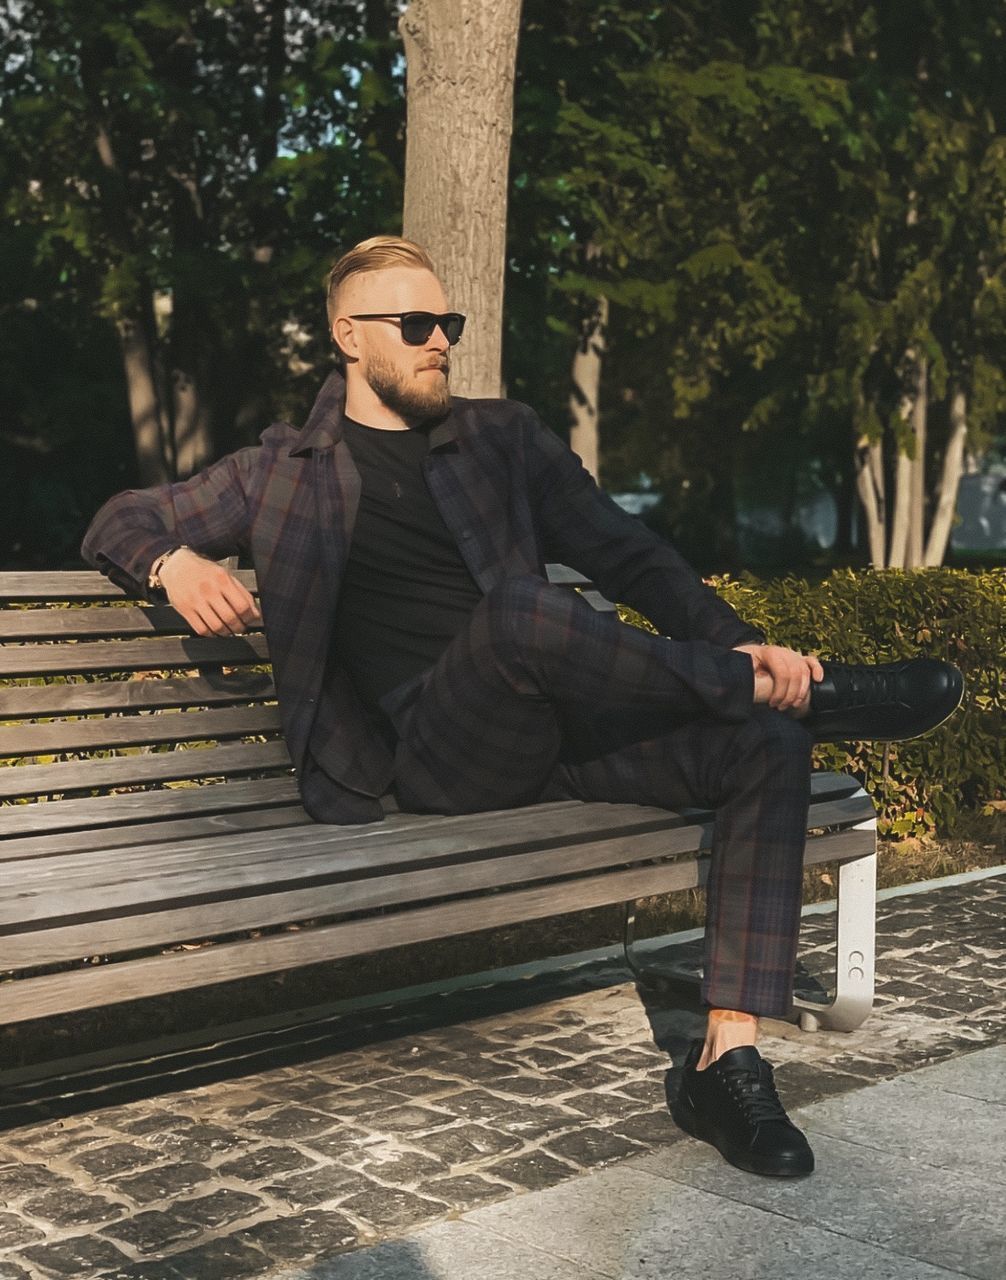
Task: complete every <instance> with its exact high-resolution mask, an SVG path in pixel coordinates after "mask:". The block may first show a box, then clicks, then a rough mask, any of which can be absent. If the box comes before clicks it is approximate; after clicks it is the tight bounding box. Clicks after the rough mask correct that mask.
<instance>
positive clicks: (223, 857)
mask: <svg viewBox="0 0 1006 1280" xmlns="http://www.w3.org/2000/svg"><path fill="white" fill-rule="evenodd" d="M487 816H491V817H492V818H493V819H495V820H496V822H497V824H498V826H497V829H496V830H490V829H488V828H487V825H486V823H485V821H479V819H480V818H483V819H484V818H485V817H487ZM705 816H706V815H703V818H704V817H705ZM686 825H689V824H686V822H685V820H684V819H683V818H681V817H680V816H679V815H677V814H673V813H670V812H669V811H665V810H660V809H655V810H645V809H644V810H642V812H641V813H640V814H639V815H638V817H636V815H633V814H632V813H631V808H630V806H627V805H605V804H584V803H583V802H581V801H579V800H564V801H557V802H555V803H552V804H546V805H534V806H532V807H530V808H527V809H513V810H511V809H507V810H498V811H496V812H494V813H493V814H491V815H485V814H470V813H464V814H456V815H454V816H451V817H443V816H439V815H435V814H418V813H396V814H391V815H389V817H388V818H387V819H386V820H385V821H384V822H375V823H366V824H363V825H360V826H341V827H340V826H327V825H322V824H319V823H314V824H312V825H311V826H310V827H309V828H307V829H306V830H304V829H302V830H299V831H298V832H297V836H296V839H295V840H294V841H293V842H290V841H287V840H285V839H284V838H283V836H282V834H281V833H277V832H275V831H263V832H240V833H238V834H235V835H233V836H228V835H220V836H216V837H212V838H210V839H208V840H192V841H186V842H184V843H179V842H172V843H169V844H164V845H154V844H151V843H149V842H148V843H145V844H139V845H134V846H132V847H127V848H124V849H120V850H119V851H118V852H117V853H116V855H115V858H114V859H111V860H110V859H108V858H105V857H103V856H102V852H101V851H100V850H98V851H95V852H93V853H72V854H68V855H66V856H64V857H55V858H47V859H44V860H43V861H41V862H40V861H38V860H37V859H29V860H26V861H23V860H18V859H5V860H4V861H3V864H2V866H3V873H2V876H0V913H2V919H3V921H4V923H6V924H16V923H18V922H19V921H23V920H27V919H32V918H38V919H46V918H48V917H50V916H52V915H58V914H59V913H60V912H63V913H67V912H70V911H78V912H79V911H81V910H85V909H89V908H85V907H84V906H83V905H82V904H83V903H84V901H85V899H84V898H82V897H81V896H80V894H85V895H86V894H87V893H88V891H89V889H90V888H93V889H94V890H95V893H96V898H95V902H94V903H93V904H91V907H92V908H93V909H101V907H102V905H103V904H104V903H105V902H106V901H107V899H106V898H105V896H104V895H105V894H106V892H111V893H117V894H120V895H122V900H123V901H125V902H128V901H129V900H130V896H131V899H132V901H134V902H139V903H143V902H145V901H148V900H150V897H151V895H156V894H160V896H161V897H163V896H164V895H165V893H166V892H167V893H168V894H170V892H172V891H174V892H176V893H178V894H181V893H183V892H184V891H185V889H186V886H187V887H188V890H189V891H191V892H196V893H198V892H206V891H211V890H219V889H221V888H226V887H227V886H230V887H241V886H245V887H247V886H248V885H252V884H254V883H256V880H255V877H256V876H257V875H258V870H259V869H261V868H262V867H266V868H269V867H271V868H272V870H271V872H269V874H271V875H272V876H273V878H274V879H275V878H276V877H279V878H280V879H281V880H282V878H283V877H286V876H288V877H289V878H290V879H296V878H297V877H298V876H304V875H311V874H324V875H326V876H327V877H328V878H329V879H339V878H341V877H346V876H358V875H360V874H367V873H370V874H372V875H374V876H380V875H382V874H386V873H387V872H389V871H390V870H395V869H397V868H398V867H400V866H402V865H404V864H406V863H410V862H423V861H426V862H437V861H439V862H448V861H451V860H452V859H453V860H455V861H463V860H464V859H465V858H471V857H481V856H489V855H492V856H496V855H498V854H500V853H502V852H511V853H522V852H526V851H528V850H530V849H547V848H548V847H549V846H550V844H552V845H556V846H558V845H567V844H573V843H582V844H586V843H589V842H590V841H591V840H592V839H616V838H618V839H622V838H629V837H633V838H634V837H636V836H638V835H643V834H646V833H647V832H649V831H661V832H665V831H669V830H672V829H674V828H675V827H684V826H686ZM690 825H701V819H700V821H699V823H698V824H695V823H692V824H690ZM155 851H156V852H155ZM305 868H306V869H305ZM185 876H188V877H189V880H188V881H183V880H182V879H179V877H185ZM158 882H159V883H158ZM39 904H41V905H39Z"/></svg>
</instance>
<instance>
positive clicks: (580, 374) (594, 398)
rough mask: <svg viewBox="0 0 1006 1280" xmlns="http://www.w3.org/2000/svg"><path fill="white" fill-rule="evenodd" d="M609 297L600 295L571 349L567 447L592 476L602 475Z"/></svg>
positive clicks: (598, 477)
mask: <svg viewBox="0 0 1006 1280" xmlns="http://www.w3.org/2000/svg"><path fill="white" fill-rule="evenodd" d="M607 324H608V299H607V298H605V297H603V296H602V297H600V298H598V300H597V309H596V311H595V312H594V314H593V316H591V317H590V319H589V320H588V321H587V323H586V324H585V325H584V329H583V335H582V337H581V339H580V341H579V343H577V347H576V351H575V352H574V353H573V389H572V391H571V392H570V395H569V412H570V417H571V419H572V426H571V428H570V433H569V444H570V448H571V449H572V450H573V452H574V453H575V454H577V455H578V456H579V458H580V461H581V462H582V463H583V465H584V466H585V467H586V468H587V470H588V471H589V472H590V474H591V475H592V476H593V477H594V479H595V480H597V481H598V482H600V479H601V439H600V424H601V419H600V394H601V366H602V364H603V361H604V348H605V331H606V328H607Z"/></svg>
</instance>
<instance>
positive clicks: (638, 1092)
mask: <svg viewBox="0 0 1006 1280" xmlns="http://www.w3.org/2000/svg"><path fill="white" fill-rule="evenodd" d="M654 1069H655V1071H656V1072H657V1073H661V1074H662V1073H663V1072H665V1071H669V1070H670V1069H671V1060H670V1058H669V1057H667V1055H666V1054H665V1055H663V1057H662V1058H661V1059H660V1060H659V1061H657V1062H655V1063H654ZM617 1092H618V1093H622V1094H625V1095H626V1097H629V1098H633V1099H635V1100H636V1101H637V1102H653V1101H655V1100H656V1099H658V1098H659V1097H660V1096H661V1091H660V1090H659V1089H655V1088H654V1087H653V1082H652V1074H651V1075H650V1076H649V1077H648V1078H647V1079H645V1080H623V1081H622V1082H621V1083H620V1084H619V1086H618V1090H617Z"/></svg>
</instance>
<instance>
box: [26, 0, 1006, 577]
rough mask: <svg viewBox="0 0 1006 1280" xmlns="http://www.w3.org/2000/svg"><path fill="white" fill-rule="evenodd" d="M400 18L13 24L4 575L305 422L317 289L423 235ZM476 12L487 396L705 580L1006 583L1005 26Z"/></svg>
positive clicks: (756, 11)
mask: <svg viewBox="0 0 1006 1280" xmlns="http://www.w3.org/2000/svg"><path fill="white" fill-rule="evenodd" d="M440 7H441V8H442V7H443V6H442V5H441V6H440ZM403 8H404V6H403V5H401V4H398V3H391V2H389V0H348V2H344V3H335V2H334V0H316V2H315V3H313V4H312V5H310V6H306V5H303V6H302V5H298V4H284V3H279V2H277V0H228V2H225V0H218V2H216V3H209V2H207V3H201V4H198V3H181V2H180V0H151V2H150V3H138V4H136V3H134V4H126V3H121V2H119V0H87V2H86V3H85V2H83V0H33V2H32V3H26V2H25V0H0V45H2V57H0V175H2V192H3V212H4V216H3V219H2V222H0V568H4V569H17V568H66V567H73V566H74V565H77V564H78V563H79V558H78V547H79V543H80V538H81V535H82V533H83V530H84V528H85V527H86V525H87V523H88V522H89V520H90V518H91V516H92V515H93V513H94V511H95V510H96V509H97V507H98V506H99V505H100V503H101V502H102V501H103V500H104V499H105V498H107V497H108V496H109V495H110V494H112V493H114V492H116V491H118V490H120V489H123V488H126V487H129V486H132V485H137V484H150V483H156V482H159V481H161V480H165V479H172V478H176V477H182V476H185V475H187V474H190V473H191V472H192V471H193V470H194V469H196V468H197V467H198V466H200V465H202V464H203V463H205V462H206V461H208V460H209V459H211V458H214V457H218V456H220V455H222V454H224V453H227V452H229V451H231V450H233V449H235V448H238V447H240V446H242V445H245V444H249V443H254V442H255V440H256V439H257V436H258V433H259V432H260V431H261V430H262V429H263V428H264V427H265V426H266V425H268V423H269V422H271V421H273V420H276V419H278V418H283V419H287V420H289V421H291V422H294V423H295V424H298V425H299V424H300V423H302V422H303V420H304V418H305V416H306V413H307V412H308V410H309V408H310V405H311V403H312V401H313V399H314V397H315V395H316V393H317V391H318V389H319V387H320V385H321V383H322V381H323V380H324V377H325V376H326V374H327V373H328V371H329V369H330V367H331V358H330V346H329V341H328V335H327V332H326V324H325V312H324V296H323V287H322V277H323V275H324V272H325V271H326V270H327V268H328V267H329V265H330V264H331V262H332V260H333V259H334V258H335V257H336V256H338V255H339V253H341V252H342V251H343V250H345V249H346V248H348V247H349V246H351V245H352V244H353V243H355V242H356V241H358V240H360V239H362V238H364V237H365V236H368V235H371V234H374V233H376V232H382V231H384V232H393V233H397V232H400V231H401V230H402V225H403V203H404V205H405V207H406V208H407V207H408V197H407V191H406V187H407V183H408V181H410V180H411V179H410V178H409V175H408V173H407V164H406V143H407V134H408V129H407V122H408V119H409V114H408V113H409V111H410V110H411V109H412V107H411V106H410V104H409V101H408V100H409V96H410V94H411V93H412V92H413V88H414V85H413V82H412V80H410V79H409V77H408V75H407V70H408V68H407V63H408V58H407V57H406V52H407V50H406V45H405V43H403V35H402V31H401V28H400V21H401V20H402V12H403ZM436 8H437V5H436V4H435V3H432V0H431V3H428V4H427V5H425V6H424V5H423V4H412V5H410V6H408V11H407V14H408V12H411V14H412V16H413V18H414V19H415V21H416V22H417V23H420V24H421V23H422V22H423V21H424V19H426V18H428V17H429V14H428V13H427V12H425V11H426V10H431V9H436ZM489 8H490V7H487V21H489V20H494V19H495V13H496V11H497V10H498V12H499V17H500V20H501V21H502V20H504V19H505V18H507V15H508V13H509V18H510V19H511V20H516V22H518V23H519V27H518V32H519V34H518V39H517V46H516V63H515V70H514V73H513V85H512V91H513V110H512V134H511V136H510V137H509V153H507V150H506V145H501V146H500V149H499V154H498V155H492V154H490V155H488V156H482V157H481V162H482V163H486V162H488V163H489V164H490V165H492V164H493V163H496V164H498V165H500V166H502V167H503V168H504V169H505V170H506V171H507V172H508V180H507V183H506V192H505V194H506V197H507V199H508V208H507V211H506V219H505V246H504V256H505V271H504V296H503V308H502V316H503V322H502V323H503V327H502V363H501V369H500V390H501V392H503V393H505V394H507V395H509V396H512V397H514V398H517V399H520V400H524V401H527V402H528V403H530V404H532V405H533V406H534V407H535V408H536V409H537V410H538V412H539V413H540V414H541V416H542V417H543V418H544V420H545V421H546V422H547V423H549V425H551V426H552V427H553V428H554V429H555V430H556V431H558V432H560V433H561V434H563V435H571V439H572V442H573V444H574V447H576V448H577V450H578V452H580V453H581V456H583V457H584V459H585V461H586V462H587V463H588V465H589V466H590V467H591V469H592V470H594V471H595V473H596V474H598V475H599V477H600V480H601V483H602V484H603V485H604V487H605V488H607V489H608V490H609V491H610V492H612V493H613V494H615V495H617V497H618V499H619V501H621V502H622V503H623V504H624V505H626V506H627V507H628V508H629V509H630V510H632V511H633V512H635V513H637V514H639V515H640V517H641V518H642V519H644V520H646V521H647V522H648V523H650V524H651V525H652V526H653V527H654V528H656V529H657V530H658V531H660V532H661V533H663V534H665V535H666V536H668V537H670V538H671V539H672V540H673V541H674V542H675V543H676V545H677V546H678V547H679V548H680V549H681V550H682V552H683V553H684V554H685V555H686V556H687V557H689V558H690V559H691V560H692V562H693V563H695V564H696V566H697V567H698V568H700V569H701V570H703V571H707V572H709V571H717V572H723V571H729V572H735V571H737V570H739V569H740V568H742V567H743V568H749V569H752V570H754V571H755V572H757V573H759V574H761V575H762V576H766V577H773V576H778V575H780V574H784V573H787V572H791V571H795V572H799V573H801V574H804V575H807V576H810V577H823V576H824V575H825V574H827V573H828V572H829V571H830V570H832V569H833V568H835V567H838V566H853V567H857V566H864V565H868V564H873V565H878V566H881V565H886V566H893V567H909V568H910V567H913V566H915V565H921V564H934V565H935V564H940V563H949V564H954V565H962V566H967V567H982V566H988V565H998V564H1003V563H1004V562H1006V435H1004V421H1006V418H1004V411H1006V376H1004V370H1003V354H1004V349H1006V347H1004V339H1006V275H1004V264H1006V40H1004V38H1003V37H1004V32H1003V9H1002V6H1001V5H999V4H997V3H993V0H972V2H970V3H969V2H968V0H957V2H955V3H954V4H953V5H946V4H944V3H937V0H928V2H927V0H914V2H909V0H901V2H898V0H884V3H876V4H871V3H845V2H843V0H771V3H758V2H756V0H702V3H698V0H695V2H692V0H683V2H682V3H677V4H660V5H654V4H652V3H643V2H641V0H619V2H618V3H609V2H608V0H524V2H523V5H521V4H520V0H500V3H499V4H498V5H494V6H491V8H492V10H493V13H492V14H489ZM431 29H432V28H431ZM450 56H455V57H456V54H454V53H452V52H451V51H450V50H445V51H444V57H445V58H446V57H450ZM477 61H478V59H477V57H475V56H474V55H469V58H468V61H467V62H465V64H464V65H462V66H461V67H460V68H459V69H458V76H459V77H460V76H463V75H467V74H468V73H469V72H471V73H472V74H473V75H477V73H478V70H479V69H478V66H477V65H476V63H477ZM466 110H467V108H466V106H465V104H464V101H463V95H459V97H458V100H457V109H456V110H452V105H451V99H450V97H448V98H447V99H443V98H441V99H440V100H439V107H438V114H437V116H436V118H435V119H434V121H433V124H434V129H433V135H432V136H433V141H432V142H425V143H424V147H425V148H426V152H427V153H426V155H425V157H424V164H425V166H426V171H427V175H429V173H430V171H432V174H433V182H432V186H431V185H430V182H429V178H428V177H427V186H426V188H425V190H426V191H427V192H429V191H431V190H432V191H433V192H434V196H433V202H434V203H437V204H438V205H439V204H443V206H444V207H442V208H439V209H438V212H439V214H440V216H441V220H442V223H443V224H444V225H445V226H446V228H447V230H446V232H445V233H444V234H447V235H449V234H450V226H451V222H452V219H453V220H454V221H455V225H456V227H457V232H458V235H459V236H462V237H463V235H464V228H465V225H466V224H465V219H466V217H467V216H468V211H466V210H465V209H463V208H461V207H458V204H459V198H458V197H457V196H456V195H453V194H451V193H452V192H454V191H455V187H454V186H452V185H451V184H450V183H449V182H448V181H447V177H448V176H449V175H448V172H447V171H448V170H449V169H450V167H451V166H452V165H453V166H455V167H456V165H457V163H458V161H457V155H458V154H461V155H462V157H463V151H462V152H460V153H459V152H458V150H457V148H458V147H459V146H461V144H462V142H463V138H462V135H463V133H464V124H465V120H464V112H465V111H466ZM510 123H511V122H510V119H509V117H508V118H507V120H506V121H505V124H506V126H507V128H509V126H510ZM424 136H429V135H424ZM478 159H479V158H478V157H473V159H472V163H473V164H474V163H476V161H477V160H478ZM410 163H411V162H410ZM438 165H442V166H443V171H444V178H445V181H444V184H443V192H444V195H443V200H442V201H440V200H438V199H437V196H436V193H437V191H438V186H437V175H438V168H437V166H438ZM455 176H456V175H455ZM426 199H427V201H428V202H429V200H430V197H429V196H427V197H426ZM408 229H409V228H408V226H406V230H407V231H408ZM431 248H433V249H434V257H435V258H436V259H437V261H438V262H439V261H440V259H439V258H438V257H437V253H436V247H435V246H431Z"/></svg>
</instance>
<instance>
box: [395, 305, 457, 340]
mask: <svg viewBox="0 0 1006 1280" xmlns="http://www.w3.org/2000/svg"><path fill="white" fill-rule="evenodd" d="M437 325H439V326H440V328H441V329H443V331H444V337H445V338H446V339H447V341H448V342H449V343H450V345H451V346H452V347H453V346H454V344H455V342H457V340H458V339H459V338H460V337H461V331H462V330H463V329H464V327H465V318H464V316H462V315H458V313H457V312H456V311H452V312H449V313H448V314H447V315H443V316H435V315H433V313H432V312H430V311H407V312H406V313H405V314H404V315H403V316H402V339H403V341H405V342H407V343H408V344H409V346H410V347H419V346H422V344H423V343H424V342H426V341H427V339H428V338H429V336H430V334H431V333H432V332H433V330H434V329H435V328H436V327H437Z"/></svg>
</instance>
